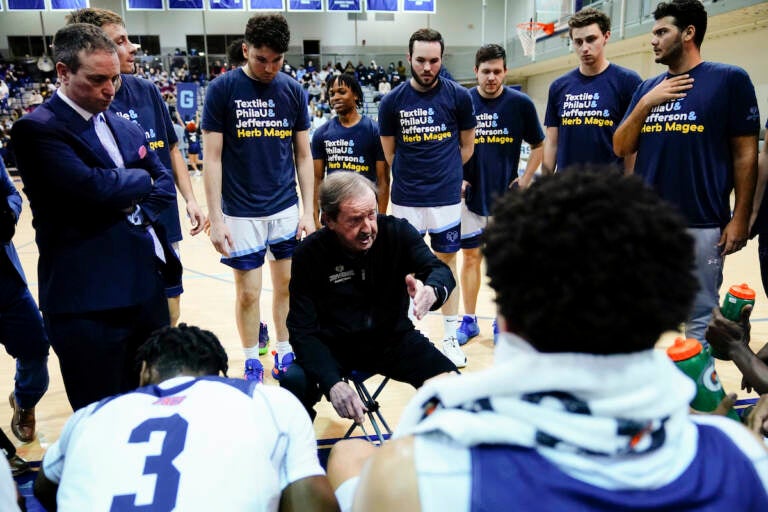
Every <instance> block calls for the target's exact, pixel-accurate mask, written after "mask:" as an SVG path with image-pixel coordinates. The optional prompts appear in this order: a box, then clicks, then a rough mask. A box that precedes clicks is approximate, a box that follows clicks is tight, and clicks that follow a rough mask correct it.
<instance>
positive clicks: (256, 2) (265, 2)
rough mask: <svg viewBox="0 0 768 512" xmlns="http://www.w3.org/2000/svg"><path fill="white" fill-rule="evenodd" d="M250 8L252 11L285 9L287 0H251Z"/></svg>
mask: <svg viewBox="0 0 768 512" xmlns="http://www.w3.org/2000/svg"><path fill="white" fill-rule="evenodd" d="M249 9H250V10H252V11H284V10H285V0H251V1H250V4H249Z"/></svg>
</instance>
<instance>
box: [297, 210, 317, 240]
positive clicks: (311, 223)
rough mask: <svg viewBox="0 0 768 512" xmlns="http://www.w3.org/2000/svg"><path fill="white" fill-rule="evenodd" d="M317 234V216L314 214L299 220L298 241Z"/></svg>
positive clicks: (305, 215) (306, 215) (303, 216)
mask: <svg viewBox="0 0 768 512" xmlns="http://www.w3.org/2000/svg"><path fill="white" fill-rule="evenodd" d="M314 232H315V216H314V215H313V214H312V212H310V213H308V214H306V213H305V214H304V215H302V216H301V218H299V226H298V227H297V228H296V240H301V239H302V238H304V237H305V236H308V235H311V234H312V233H314Z"/></svg>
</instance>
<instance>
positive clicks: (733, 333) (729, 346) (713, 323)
mask: <svg viewBox="0 0 768 512" xmlns="http://www.w3.org/2000/svg"><path fill="white" fill-rule="evenodd" d="M750 314H752V305H751V304H747V305H746V306H744V307H743V308H742V309H741V319H740V320H739V321H738V322H734V321H732V320H729V319H727V318H725V317H724V316H723V313H722V312H721V311H720V308H719V307H715V308H712V318H710V320H709V324H707V330H706V331H705V332H704V338H706V340H707V341H708V342H709V344H710V345H712V348H714V349H715V351H716V352H718V353H719V354H723V355H725V356H727V357H728V359H732V354H733V351H735V350H739V349H743V348H744V347H746V346H748V345H749V338H750V330H751V326H750V323H749V315H750Z"/></svg>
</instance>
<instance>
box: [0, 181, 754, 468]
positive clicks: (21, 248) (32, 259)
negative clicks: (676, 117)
mask: <svg viewBox="0 0 768 512" xmlns="http://www.w3.org/2000/svg"><path fill="white" fill-rule="evenodd" d="M192 181H193V186H194V189H195V193H196V195H197V198H198V201H199V202H200V204H201V205H203V206H204V203H205V195H204V193H203V184H202V179H201V178H192ZM15 182H16V185H17V187H18V188H19V189H20V188H21V183H20V181H19V180H18V179H16V180H15ZM22 197H23V198H24V208H23V211H22V214H21V218H20V220H19V225H18V228H17V231H16V236H15V237H14V243H15V245H16V249H17V250H18V252H19V256H20V258H21V261H22V264H23V266H24V269H25V271H26V274H27V277H28V279H29V282H30V289H31V290H32V293H33V294H34V295H35V296H37V281H36V280H37V271H36V264H37V247H36V245H35V242H34V230H33V229H32V226H31V219H32V215H31V213H30V210H29V204H28V203H27V201H26V197H25V196H24V194H23V193H22ZM181 217H182V219H184V220H183V221H182V224H183V225H184V230H185V231H188V229H189V226H188V223H186V215H185V212H184V209H183V207H182V208H181ZM74 222H76V219H75V220H74ZM181 256H182V262H183V264H184V289H185V291H184V294H183V295H182V304H181V321H182V322H186V323H188V324H193V325H198V326H200V327H202V328H205V329H209V330H211V331H213V332H214V333H215V334H216V335H217V336H218V337H219V339H220V340H221V342H222V343H223V345H224V347H225V348H226V350H227V354H228V355H229V358H230V362H229V363H230V364H229V366H230V372H229V373H230V376H232V377H240V376H242V369H243V354H242V350H241V348H240V341H239V337H238V334H237V328H236V326H235V320H234V302H235V290H234V283H233V279H232V272H231V270H230V269H229V268H228V267H225V266H224V265H222V264H220V263H219V258H218V255H217V253H216V252H215V251H214V249H213V246H212V245H211V243H210V241H209V239H208V237H207V236H206V235H205V234H200V235H197V236H196V237H194V238H193V237H189V236H186V237H185V239H184V241H183V242H182V243H181ZM740 282H747V283H749V284H750V285H751V286H752V287H753V288H755V289H756V290H757V292H758V293H757V304H756V306H755V310H754V314H753V317H752V318H753V329H752V337H753V340H756V341H754V342H753V343H752V348H753V349H754V350H757V349H759V348H760V347H761V346H762V344H763V342H768V300H767V299H766V296H765V293H764V292H763V290H762V286H761V284H760V274H759V266H758V262H757V242H756V241H751V242H750V243H749V245H748V246H747V247H746V249H744V250H742V251H741V252H739V253H737V254H736V255H733V256H730V257H728V259H727V261H726V265H725V278H724V283H725V284H724V288H726V289H727V287H728V286H729V285H730V284H733V283H740ZM271 299H272V294H271V281H270V278H269V272H265V273H264V290H263V293H262V296H261V306H262V312H264V313H266V314H265V315H264V318H265V319H266V321H267V322H268V324H269V327H270V333H271V334H272V335H274V328H273V323H272V318H271ZM477 313H478V316H479V317H480V329H481V333H480V335H479V336H478V337H477V338H474V339H473V340H472V341H470V342H469V343H468V344H467V345H465V347H464V351H465V353H466V354H467V357H468V359H469V364H468V366H467V368H466V369H465V371H467V372H472V371H477V370H480V369H482V368H486V367H488V366H489V365H490V364H491V363H492V361H493V335H492V331H491V321H492V319H493V316H494V314H495V307H494V304H493V295H492V292H491V290H490V289H489V288H488V287H487V286H486V285H483V287H482V289H481V291H480V297H479V301H478V310H477ZM553 321H556V319H553ZM419 327H420V328H421V329H422V330H424V331H425V332H426V333H427V335H428V336H429V337H430V338H431V339H432V340H433V341H434V342H437V343H439V341H440V339H442V335H443V326H442V317H441V316H440V315H439V313H432V314H430V315H429V316H428V317H427V318H426V319H425V320H423V321H422V322H420V323H419ZM674 336H675V334H674V333H669V334H666V335H664V336H662V338H661V340H660V341H659V344H658V346H659V347H660V348H663V347H666V346H668V345H669V344H670V343H671V342H672V340H673V339H674ZM273 341H274V338H273ZM619 341H620V340H617V342H619ZM261 360H262V363H263V364H264V367H265V369H266V370H267V372H266V373H267V375H266V376H265V383H266V384H267V385H276V382H275V381H274V380H273V379H272V377H271V376H270V375H269V370H270V369H271V368H272V366H273V363H272V358H271V356H264V357H262V358H261ZM48 368H49V370H50V374H51V384H50V388H49V389H48V392H47V393H46V395H45V396H44V397H43V399H42V400H41V401H40V403H39V404H38V406H37V430H38V436H37V438H36V439H35V441H33V442H32V443H29V444H27V445H20V444H19V443H18V442H17V445H18V446H19V450H18V451H19V454H20V455H21V456H22V457H25V458H27V459H29V460H39V459H40V458H41V457H42V454H43V452H44V450H45V449H46V447H47V446H48V445H49V444H50V443H51V442H53V441H55V440H56V439H58V437H59V434H60V432H61V429H62V427H63V425H64V422H65V421H66V420H67V418H68V417H69V416H70V414H71V412H72V411H71V409H70V407H69V403H68V402H67V398H66V395H65V394H64V387H63V384H62V381H61V375H60V373H59V367H58V360H57V359H56V355H55V354H54V353H53V351H51V355H50V359H49V364H48ZM717 370H718V372H719V373H720V377H721V379H722V380H723V382H724V385H725V388H726V389H727V390H728V391H738V388H739V383H740V380H741V377H740V374H739V372H738V370H736V369H735V367H734V366H733V364H732V363H731V362H722V361H718V362H717ZM13 375H14V363H13V360H12V359H11V358H10V357H9V356H8V355H7V354H6V355H4V356H0V399H2V400H3V401H2V402H0V403H7V401H4V400H5V397H7V396H8V394H9V393H10V391H11V390H12V389H13ZM522 378H524V376H523V377H522ZM649 378H653V377H652V376H649ZM377 382H378V379H377V378H373V379H371V385H372V386H374V387H375V384H376V383H377ZM374 387H372V388H371V389H374ZM413 393H414V391H413V389H412V388H411V387H410V386H408V385H406V384H401V383H397V382H391V383H390V384H389V385H388V386H387V388H386V390H385V391H384V393H383V394H382V396H381V399H380V403H381V407H382V411H383V412H384V415H385V417H386V418H387V420H388V422H389V423H390V425H391V426H393V427H394V426H395V425H397V422H398V420H399V417H400V413H401V410H402V407H403V405H404V404H405V403H406V402H407V401H408V399H409V398H410V397H411V396H412V395H413ZM747 396H750V395H746V394H745V393H744V392H743V391H742V392H740V393H739V398H745V397H747ZM751 396H756V395H754V394H752V395H751ZM211 414H213V415H218V416H220V417H221V419H222V422H223V421H225V418H226V417H227V414H226V411H218V410H216V405H215V404H211ZM10 418H11V410H10V408H9V407H6V408H2V407H0V425H1V426H2V428H3V430H4V431H5V432H6V433H7V434H8V437H10V438H11V439H13V440H14V441H16V439H15V437H13V435H12V434H11V433H10V429H9V423H10ZM350 424H351V422H350V421H348V420H342V419H341V418H339V417H338V416H337V415H336V414H335V412H334V411H333V407H332V406H331V405H330V404H329V403H328V402H326V401H325V400H323V401H322V402H321V403H320V404H319V405H318V416H317V419H316V420H315V431H316V433H317V436H318V439H328V438H338V437H341V436H342V435H343V434H344V432H345V431H346V429H347V428H348V427H349V425H350ZM368 431H369V433H370V432H371V431H372V429H371V428H368ZM358 434H359V431H358Z"/></svg>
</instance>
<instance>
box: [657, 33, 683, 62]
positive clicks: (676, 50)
mask: <svg viewBox="0 0 768 512" xmlns="http://www.w3.org/2000/svg"><path fill="white" fill-rule="evenodd" d="M682 55H683V40H682V37H681V38H680V39H679V40H678V41H675V44H674V45H672V46H670V47H669V48H668V49H667V50H666V51H664V52H662V53H661V54H660V55H659V56H658V57H656V58H655V59H654V61H655V62H656V63H657V64H664V65H665V66H669V65H670V64H674V63H675V62H678V61H679V60H680V58H681V57H682Z"/></svg>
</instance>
